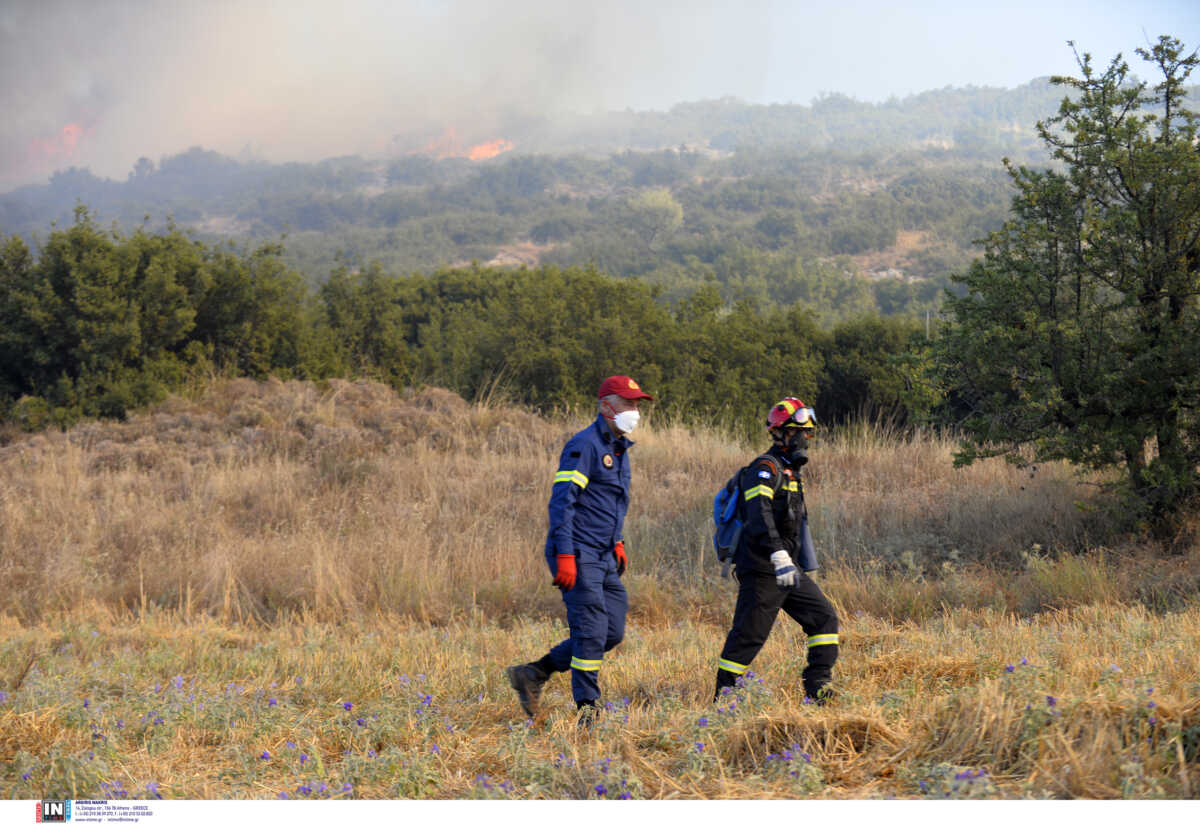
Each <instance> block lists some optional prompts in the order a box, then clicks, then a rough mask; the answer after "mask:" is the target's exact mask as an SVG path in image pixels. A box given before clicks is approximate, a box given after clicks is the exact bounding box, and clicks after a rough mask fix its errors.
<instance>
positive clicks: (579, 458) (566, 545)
mask: <svg viewBox="0 0 1200 824" xmlns="http://www.w3.org/2000/svg"><path fill="white" fill-rule="evenodd" d="M631 446H633V441H631V440H628V439H627V438H625V437H624V436H622V437H619V438H614V437H613V435H612V432H611V431H609V428H608V423H607V422H606V421H605V419H604V417H603V416H602V415H597V416H596V420H595V422H594V423H593V424H592V425H591V426H589V427H588V428H587V429H584V430H583V431H582V432H579V433H577V434H576V435H575V436H574V437H573V438H571V440H569V441H567V445H566V446H564V447H563V451H562V456H561V457H560V458H559V460H558V472H557V474H555V476H554V488H553V491H552V492H551V493H550V530H549V532H548V533H547V535H546V560H547V562H548V563H550V568H551V570H553V569H555V568H556V565H555V563H554V556H555V555H579V554H580V553H581V551H584V550H590V553H589V554H593V557H596V556H602V555H603V554H604V553H606V552H609V551H611V550H612V548H613V544H615V543H616V542H617V541H619V540H621V535H622V529H623V528H624V526H625V511H626V510H627V509H628V508H629V447H631Z"/></svg>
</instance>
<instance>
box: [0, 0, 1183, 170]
mask: <svg viewBox="0 0 1200 824" xmlns="http://www.w3.org/2000/svg"><path fill="white" fill-rule="evenodd" d="M1195 5H1196V4H1193V3H1185V2H1180V1H1179V0H1151V2H1145V3H1141V4H1139V5H1137V6H1136V7H1129V6H1128V5H1127V4H1123V3H1115V2H1099V3H1097V2H1091V3H1084V2H1076V1H1075V0H1072V2H1064V3H1058V4H1045V3H1042V4H1035V3H1032V2H1027V0H1020V2H1015V3H1011V4H1009V6H1008V7H1007V8H1005V9H1003V10H1000V11H996V10H992V11H989V10H985V9H972V8H964V7H962V6H961V5H960V4H957V3H950V2H925V3H918V4H916V5H915V6H912V5H910V6H909V7H906V8H899V7H896V6H894V5H893V4H888V3H883V2H880V1H879V0H870V1H869V2H868V1H867V0H858V1H857V2H856V1H855V0H851V2H847V3H843V4H841V5H839V6H837V7H836V8H829V7H828V6H827V5H825V4H822V5H820V6H816V5H814V4H811V3H802V2H792V3H788V2H782V1H781V0H750V1H749V2H739V3H729V2H711V3H685V2H680V1H679V0H665V1H664V2H658V3H654V4H653V5H652V7H651V8H649V9H643V8H639V6H638V4H636V3H633V2H629V0H620V2H615V3H610V4H607V5H606V6H605V7H604V8H595V7H593V6H590V5H583V4H569V3H568V4H563V3H561V2H559V3H552V2H548V0H514V2H509V3H506V4H503V5H499V4H492V3H486V2H481V0H447V1H446V2H437V0H406V2H386V0H346V2H343V3H339V4H337V5H336V6H334V5H330V4H327V3H322V2H319V0H293V2H287V3H284V2H277V0H256V1H255V2H232V1H231V0H217V2H211V3H182V4H177V5H174V6H170V7H167V6H162V5H161V4H157V3H154V2H150V0H129V2H109V3H104V2H93V3H85V2H81V0H49V1H48V2H38V3H33V2H4V3H3V5H0V76H2V77H3V78H4V80H3V83H2V85H0V106H2V107H3V109H4V111H5V112H6V117H5V118H4V120H3V122H2V123H0V191H6V190H8V189H11V188H13V187H15V186H18V185H21V184H25V183H35V182H42V181H45V180H46V179H48V177H49V176H50V174H52V173H53V172H54V171H55V170H58V169H63V168H67V167H70V166H79V167H87V168H90V169H91V170H92V171H93V172H94V173H95V174H97V175H100V176H102V177H111V178H117V179H124V177H125V175H126V174H127V173H128V172H129V170H130V169H131V168H132V167H133V164H134V163H135V162H136V160H137V159H138V158H139V157H142V156H146V157H149V158H151V159H152V160H154V161H158V160H159V159H160V158H161V157H163V156H169V155H173V154H178V153H179V152H182V151H186V150H187V149H188V148H189V147H191V146H196V145H201V146H204V147H205V148H208V149H213V150H216V151H220V152H222V153H225V154H229V155H233V156H239V155H245V154H246V153H249V154H250V155H252V156H256V157H261V158H264V159H267V160H270V161H272V162H283V161H288V160H305V161H311V160H317V159H321V158H325V157H334V156H340V155H349V154H361V155H364V156H377V155H384V154H388V153H395V152H397V151H402V150H405V149H406V148H411V147H414V146H417V145H419V143H420V141H424V140H428V139H429V136H430V135H434V136H436V135H438V134H441V133H442V132H443V131H444V130H446V129H450V128H453V129H455V130H456V131H458V132H459V134H460V135H461V138H462V139H463V140H464V141H465V142H468V143H470V142H481V141H483V140H495V139H504V138H505V137H506V135H505V133H504V132H505V129H506V124H509V125H511V124H513V123H515V122H519V121H522V120H527V119H530V118H545V117H553V116H554V115H556V114H563V113H589V112H604V111H621V110H625V109H632V110H635V111H648V110H654V111H665V110H667V109H669V108H670V107H671V106H673V105H675V104H678V103H681V102H689V101H696V100H711V99H717V98H721V97H726V96H733V97H737V98H739V99H741V100H745V101H746V102H749V103H798V104H804V105H808V104H810V103H811V102H812V100H813V99H815V98H817V97H819V96H820V95H822V94H844V95H847V96H849V97H853V98H855V99H858V100H861V101H864V102H873V103H876V102H883V101H886V100H888V99H890V98H904V97H908V96H910V95H913V94H918V93H920V92H923V91H930V90H935V89H941V88H946V87H955V88H962V87H967V86H976V87H983V86H986V87H999V88H1015V87H1018V86H1021V85H1024V84H1026V83H1028V82H1029V81H1031V80H1033V79H1035V78H1038V77H1044V76H1047V75H1052V74H1072V73H1075V70H1076V66H1075V58H1074V55H1073V54H1072V51H1071V49H1070V47H1069V46H1068V45H1067V42H1066V41H1067V40H1074V41H1075V42H1076V44H1077V48H1078V49H1079V50H1080V51H1081V52H1082V51H1087V52H1090V53H1092V55H1093V57H1094V60H1095V62H1096V63H1097V64H1098V65H1104V64H1107V62H1108V61H1109V60H1110V59H1111V58H1112V57H1113V56H1115V55H1116V54H1117V53H1118V52H1121V53H1123V54H1124V55H1125V56H1126V58H1128V59H1129V60H1130V63H1131V66H1133V68H1134V70H1135V71H1137V68H1138V66H1137V64H1138V63H1140V60H1138V59H1137V57H1136V56H1135V55H1134V54H1133V49H1134V48H1136V47H1138V46H1146V45H1148V44H1149V43H1151V42H1153V41H1154V40H1156V39H1157V37H1158V36H1159V35H1160V34H1170V35H1172V36H1175V37H1179V38H1180V39H1182V40H1183V41H1184V43H1185V45H1186V46H1187V47H1188V48H1189V49H1194V48H1196V47H1197V46H1200V9H1197V8H1194V7H1193V6H1195ZM1191 82H1200V76H1197V75H1194V76H1193V77H1192V78H1191Z"/></svg>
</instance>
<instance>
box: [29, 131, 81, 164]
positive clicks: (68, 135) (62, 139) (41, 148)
mask: <svg viewBox="0 0 1200 824" xmlns="http://www.w3.org/2000/svg"><path fill="white" fill-rule="evenodd" d="M93 131H95V129H94V128H87V127H85V126H83V125H82V124H80V123H68V124H67V125H65V126H63V127H62V129H61V130H60V131H59V132H58V134H56V135H54V137H35V138H33V139H32V140H30V141H29V153H30V154H31V155H33V157H35V158H57V157H71V156H73V155H74V154H75V152H76V151H77V150H78V148H79V141H80V139H81V138H83V137H86V136H88V135H90V134H91V133H92V132H93Z"/></svg>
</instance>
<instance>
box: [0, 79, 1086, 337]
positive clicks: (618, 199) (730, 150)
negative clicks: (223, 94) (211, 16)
mask: <svg viewBox="0 0 1200 824" xmlns="http://www.w3.org/2000/svg"><path fill="white" fill-rule="evenodd" d="M1062 94H1063V92H1062V90H1060V89H1056V88H1054V87H1053V86H1052V85H1051V84H1050V83H1049V82H1048V81H1046V80H1038V81H1033V82H1031V83H1029V84H1027V85H1026V86H1023V87H1020V88H1018V89H1013V90H998V89H979V88H967V89H945V90H941V91H933V92H928V93H925V94H921V95H916V96H913V97H910V98H906V99H904V100H892V101H889V102H887V103H883V104H868V103H861V102H858V101H855V100H852V99H849V98H845V97H841V96H836V95H834V96H826V97H823V98H820V99H818V100H816V101H814V102H813V104H812V105H811V106H800V105H773V106H761V105H751V104H745V103H741V102H739V101H736V100H731V99H727V100H718V101H705V102H698V103H688V104H680V105H678V106H676V107H674V108H672V109H671V110H670V111H669V112H637V113H634V112H626V113H613V114H609V115H604V116H599V115H597V116H591V117H577V118H574V119H573V120H569V121H562V122H554V123H550V122H522V123H517V124H514V125H513V133H512V134H509V135H505V137H506V138H509V139H510V142H511V144H512V145H513V147H514V148H513V149H512V150H510V151H508V152H505V153H502V154H499V155H498V156H497V157H495V158H492V159H490V160H484V161H472V160H469V159H467V158H466V157H465V156H458V155H461V154H462V152H461V151H459V152H457V153H456V152H455V151H454V150H452V149H448V148H447V147H446V146H445V145H443V144H437V145H436V146H435V144H431V145H430V147H427V148H428V150H427V151H425V152H421V151H415V152H412V153H395V154H393V155H391V156H390V157H381V158H371V159H366V158H361V157H342V158H333V159H329V160H324V161H320V162H316V163H284V164H272V163H267V162H265V161H262V160H259V159H254V158H251V157H243V158H239V159H234V158H230V157H226V156H223V155H220V154H218V153H216V152H213V151H209V150H205V149H203V148H200V147H195V148H192V149H190V150H188V151H185V152H182V153H180V154H177V155H174V156H168V157H163V158H161V159H159V160H158V161H157V162H155V161H153V160H151V159H150V158H145V157H143V158H141V159H140V160H138V162H137V163H136V164H135V165H134V167H133V169H132V170H131V171H130V172H129V175H128V178H127V179H126V180H124V181H114V180H107V179H101V178H98V177H96V176H95V175H93V174H92V173H91V172H90V171H89V170H87V169H80V168H71V169H66V170H63V171H60V172H58V173H56V174H55V175H54V176H53V177H52V179H51V180H50V181H49V182H48V183H47V184H45V185H40V186H26V187H22V188H21V189H18V190H16V191H13V192H10V193H8V194H5V195H0V234H20V235H22V237H24V238H25V239H26V241H27V243H30V244H36V242H37V240H38V237H39V236H40V235H41V234H43V233H45V232H46V231H47V230H48V228H49V227H50V226H51V225H52V224H53V223H55V222H56V223H57V225H60V226H61V225H65V224H68V223H69V222H70V221H71V220H72V217H71V215H72V213H73V210H74V208H75V206H76V205H78V204H83V205H86V206H88V208H89V210H90V211H91V213H92V214H93V215H94V216H95V218H96V219H97V221H98V222H99V223H101V224H103V225H107V224H109V223H111V222H113V221H116V222H117V224H118V225H119V226H120V227H121V228H122V229H123V230H124V231H126V232H129V231H132V230H134V229H136V228H138V227H142V226H145V228H147V229H148V230H150V231H161V230H163V229H165V228H166V227H167V224H168V221H170V222H171V225H172V226H176V227H179V228H181V229H186V230H189V231H191V232H193V233H194V234H195V236H196V237H197V238H198V239H201V240H204V241H206V242H209V243H216V242H219V241H223V240H227V239H232V240H234V241H235V242H237V243H240V244H242V245H250V246H256V245H260V244H261V243H264V242H278V241H280V239H281V238H283V247H284V260H285V262H286V263H287V264H288V265H289V267H291V268H294V269H296V270H297V271H299V272H301V273H302V274H303V276H304V278H305V279H306V280H307V281H308V282H309V283H310V284H312V285H314V286H316V285H319V284H320V283H322V282H324V280H326V279H327V278H328V276H329V274H330V272H332V271H333V270H335V269H336V268H337V267H338V266H339V265H341V264H345V265H347V266H349V267H350V268H352V269H363V268H365V267H366V266H367V265H369V264H370V263H372V262H379V263H380V264H381V265H383V267H384V268H385V270H386V271H388V272H392V273H396V274H408V273H413V272H423V273H430V272H432V271H434V270H436V269H438V268H439V267H443V266H465V265H469V264H470V263H471V262H479V263H481V264H485V265H487V264H489V263H495V264H498V265H519V264H521V263H525V264H528V265H531V266H535V265H538V264H552V265H555V266H559V267H571V266H593V267H595V268H597V269H599V270H601V271H603V272H606V273H608V274H611V275H614V276H617V277H621V278H630V277H635V278H638V279H640V280H643V281H645V282H648V283H651V284H655V285H657V286H659V287H661V290H662V293H661V296H662V299H663V300H665V301H667V302H669V303H672V304H674V303H677V302H678V301H679V300H680V299H682V298H684V297H687V296H689V295H691V294H692V293H694V292H696V291H697V290H698V289H700V288H701V287H703V286H706V285H709V284H712V285H715V286H716V287H717V288H718V289H719V291H720V293H721V295H722V298H723V299H724V300H725V301H726V302H728V303H733V302H737V301H740V300H752V301H757V302H760V303H764V304H765V303H770V304H780V305H790V304H793V303H797V302H802V303H803V304H804V305H805V306H806V307H807V308H809V309H811V310H812V311H813V312H815V313H816V315H817V318H818V322H819V323H820V324H821V325H822V326H823V327H825V328H828V327H829V326H830V325H831V324H833V323H834V322H836V321H837V320H840V319H844V318H847V317H850V316H853V315H856V314H860V313H863V312H878V313H880V314H883V315H905V314H907V315H911V316H923V314H924V313H925V312H926V311H927V310H934V309H936V307H937V305H938V303H939V301H940V299H941V294H942V291H943V289H944V288H945V287H946V286H947V285H949V274H950V273H951V272H952V271H954V270H961V269H962V268H964V267H965V265H966V263H967V262H968V261H969V260H970V259H971V258H972V257H973V256H975V255H976V254H977V249H976V248H975V246H974V242H975V241H977V240H979V239H980V238H982V237H984V236H985V235H986V234H987V232H988V231H991V230H993V229H995V228H998V226H999V225H1000V223H1001V222H1002V220H1003V218H1004V215H1005V210H1006V207H1007V197H1008V193H1007V177H1006V175H1005V174H1004V171H1003V169H1002V167H1001V166H1000V163H999V159H1000V157H1002V156H1010V157H1013V158H1014V159H1017V160H1019V161H1022V162H1023V161H1026V160H1041V161H1043V162H1044V160H1045V155H1044V152H1042V151H1041V149H1040V148H1039V146H1038V144H1037V140H1036V135H1035V134H1034V131H1033V124H1034V123H1035V121H1036V120H1037V119H1038V118H1039V117H1044V116H1045V115H1047V114H1048V113H1050V112H1052V111H1053V109H1054V107H1055V106H1056V105H1057V101H1058V100H1059V98H1061V97H1062Z"/></svg>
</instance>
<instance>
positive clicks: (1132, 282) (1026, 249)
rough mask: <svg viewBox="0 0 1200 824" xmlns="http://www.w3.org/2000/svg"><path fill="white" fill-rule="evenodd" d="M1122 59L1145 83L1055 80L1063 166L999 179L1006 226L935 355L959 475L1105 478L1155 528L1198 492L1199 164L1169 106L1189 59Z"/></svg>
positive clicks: (1110, 73) (1053, 133) (952, 310)
mask: <svg viewBox="0 0 1200 824" xmlns="http://www.w3.org/2000/svg"><path fill="white" fill-rule="evenodd" d="M1137 53H1138V55H1139V56H1140V57H1142V58H1143V59H1144V60H1145V61H1146V62H1147V63H1149V64H1150V65H1151V66H1152V67H1153V68H1152V71H1153V72H1154V73H1155V76H1156V77H1159V76H1161V80H1160V81H1159V82H1158V83H1157V84H1156V85H1154V86H1153V87H1149V86H1148V84H1147V83H1146V82H1139V81H1135V80H1134V78H1133V76H1132V75H1131V73H1130V70H1129V67H1128V65H1127V63H1126V62H1125V61H1124V60H1122V59H1121V57H1120V55H1118V56H1117V57H1116V58H1115V59H1114V60H1113V61H1112V62H1111V63H1110V64H1109V66H1108V68H1107V69H1106V70H1104V71H1103V72H1097V71H1096V70H1094V69H1093V68H1092V64H1091V58H1090V56H1089V55H1087V54H1084V55H1083V56H1082V57H1081V58H1078V64H1079V68H1080V72H1081V74H1082V76H1081V77H1080V78H1055V79H1054V82H1055V83H1058V84H1063V85H1066V86H1069V87H1070V88H1071V89H1073V90H1074V92H1075V94H1074V95H1073V96H1072V97H1071V98H1068V99H1065V100H1064V101H1063V102H1062V104H1061V107H1060V108H1059V112H1058V114H1057V116H1055V117H1053V118H1051V119H1050V120H1049V121H1047V122H1045V123H1039V124H1038V131H1039V134H1040V136H1041V139H1042V140H1043V141H1044V142H1045V143H1046V144H1047V146H1048V147H1049V148H1050V149H1051V151H1052V153H1053V156H1054V158H1055V159H1056V160H1057V161H1058V162H1059V164H1060V166H1059V167H1058V168H1056V169H1052V170H1048V171H1035V170H1030V169H1026V168H1014V167H1012V166H1011V165H1010V167H1009V172H1010V175H1011V177H1012V180H1013V183H1014V184H1015V186H1016V188H1017V194H1016V196H1015V197H1014V199H1013V203H1012V211H1011V217H1010V219H1009V220H1008V221H1007V222H1006V223H1005V225H1004V227H1003V228H1002V229H1001V230H1000V231H998V232H996V233H994V234H992V235H991V236H990V238H989V239H988V241H987V243H986V246H985V249H986V254H985V256H984V258H983V259H982V260H980V261H978V262H976V263H975V264H974V265H973V266H972V267H971V268H970V269H969V271H968V272H967V273H966V274H965V275H964V276H962V277H961V278H958V280H959V282H961V283H962V284H963V285H964V286H965V287H966V293H965V294H964V295H962V296H961V297H951V298H949V299H948V301H947V307H948V309H949V315H950V317H951V318H952V323H951V324H950V326H949V328H948V330H947V332H946V334H945V335H944V336H943V338H942V351H941V357H942V363H943V364H944V368H945V369H946V370H947V371H948V373H949V376H950V378H951V384H952V387H953V392H954V394H955V396H956V397H957V399H958V400H959V401H960V402H962V403H964V404H966V405H967V406H968V407H969V409H970V415H969V416H968V417H967V418H966V420H965V421H964V424H963V425H964V428H965V431H966V434H967V436H968V440H967V441H966V442H965V443H964V445H963V449H962V451H961V452H960V453H959V455H958V459H959V460H960V461H961V462H970V461H972V460H974V459H976V458H980V457H985V456H990V455H997V454H1005V455H1007V456H1009V457H1010V459H1012V460H1014V461H1016V462H1018V463H1021V462H1027V461H1036V460H1047V459H1059V458H1065V459H1068V460H1070V461H1073V462H1076V463H1078V464H1081V465H1086V466H1089V467H1093V468H1100V469H1104V468H1112V469H1115V470H1117V471H1118V473H1119V475H1120V478H1121V482H1120V487H1121V488H1122V489H1123V490H1124V491H1125V492H1126V493H1127V495H1126V496H1125V499H1124V500H1125V502H1126V503H1127V504H1128V505H1131V506H1132V508H1133V509H1134V511H1135V512H1136V513H1137V514H1138V517H1140V518H1144V519H1145V522H1147V523H1149V524H1152V525H1153V526H1155V527H1156V528H1158V529H1164V530H1167V529H1170V528H1171V526H1172V524H1173V523H1174V522H1175V519H1174V516H1175V515H1177V514H1178V513H1179V512H1180V511H1181V510H1182V509H1183V508H1184V507H1185V506H1186V505H1187V504H1188V503H1189V502H1194V501H1196V499H1197V497H1198V495H1200V476H1198V474H1197V464H1198V463H1200V416H1198V409H1200V368H1198V364H1200V310H1198V307H1197V295H1198V294H1200V155H1198V154H1197V117H1196V115H1195V114H1193V113H1192V112H1190V111H1188V110H1187V109H1185V108H1184V106H1183V96H1184V90H1183V83H1184V81H1185V80H1186V78H1187V77H1188V75H1189V74H1190V73H1191V71H1192V70H1193V68H1194V67H1195V66H1196V64H1197V62H1198V58H1197V54H1196V52H1193V53H1192V54H1190V55H1186V56H1185V54H1184V51H1183V45H1182V44H1181V43H1180V42H1179V41H1178V40H1175V39H1173V38H1170V37H1161V38H1159V41H1158V43H1157V44H1156V45H1154V46H1153V47H1152V48H1151V49H1149V50H1146V49H1138V50H1137ZM1006 165H1008V164H1007V161H1006Z"/></svg>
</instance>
